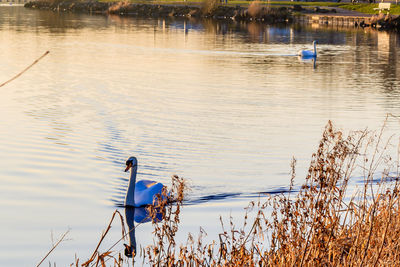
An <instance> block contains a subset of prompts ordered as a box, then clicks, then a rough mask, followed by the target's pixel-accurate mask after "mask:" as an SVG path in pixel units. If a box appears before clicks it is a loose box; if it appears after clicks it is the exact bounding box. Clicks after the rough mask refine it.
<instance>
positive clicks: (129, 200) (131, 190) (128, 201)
mask: <svg viewBox="0 0 400 267" xmlns="http://www.w3.org/2000/svg"><path fill="white" fill-rule="evenodd" d="M136 172H137V166H134V167H132V169H131V177H130V179H129V185H128V190H127V191H126V197H125V206H135V185H136Z"/></svg>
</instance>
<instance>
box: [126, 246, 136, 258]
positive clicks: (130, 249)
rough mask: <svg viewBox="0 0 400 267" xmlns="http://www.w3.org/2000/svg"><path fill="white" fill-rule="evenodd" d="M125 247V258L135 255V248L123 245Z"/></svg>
mask: <svg viewBox="0 0 400 267" xmlns="http://www.w3.org/2000/svg"><path fill="white" fill-rule="evenodd" d="M124 246H125V251H124V254H125V256H127V257H128V258H132V257H133V256H135V255H136V248H135V247H134V246H133V247H132V246H129V245H127V244H124Z"/></svg>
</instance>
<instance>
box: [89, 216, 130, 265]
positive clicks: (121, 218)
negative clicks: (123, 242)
mask: <svg viewBox="0 0 400 267" xmlns="http://www.w3.org/2000/svg"><path fill="white" fill-rule="evenodd" d="M116 214H118V215H119V218H120V220H121V224H122V236H125V232H126V231H125V227H124V217H123V216H122V215H121V213H119V211H118V210H116V211H114V214H113V216H112V217H111V220H110V222H109V224H108V227H107V229H106V231H105V232H104V233H103V235H102V237H101V238H100V241H99V243H98V244H97V247H96V249H95V250H94V252H93V254H92V256H91V257H90V259H89V260H88V261H86V262H85V263H83V264H82V266H88V265H89V264H90V263H91V262H92V261H93V260H94V259H95V258H96V255H98V256H99V257H98V260H101V261H104V257H105V256H108V254H107V255H103V254H100V253H98V249H99V247H100V245H101V243H102V242H103V240H104V238H105V237H106V235H107V233H108V231H109V230H110V229H111V224H112V222H113V221H114V218H115V215H116ZM100 256H101V257H100ZM96 266H97V264H96Z"/></svg>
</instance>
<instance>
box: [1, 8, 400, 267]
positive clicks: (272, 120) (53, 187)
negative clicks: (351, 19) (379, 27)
mask: <svg viewBox="0 0 400 267" xmlns="http://www.w3.org/2000/svg"><path fill="white" fill-rule="evenodd" d="M0 35H1V40H2V42H1V43H0V58H1V61H0V81H5V80H8V79H9V78H10V77H12V76H14V75H15V74H16V73H18V72H20V71H21V70H22V69H23V68H25V67H26V66H27V65H29V64H30V63H32V62H33V60H34V59H36V58H37V57H38V56H40V55H41V54H43V52H44V51H47V50H50V51H51V53H50V55H49V56H48V57H46V58H45V59H43V60H42V61H41V62H40V63H39V64H37V65H35V66H34V67H33V68H32V69H30V70H29V71H28V72H26V73H25V74H24V75H23V76H21V77H20V78H19V79H17V80H15V81H14V82H13V83H10V84H8V85H7V86H5V87H2V88H1V89H2V91H1V92H2V95H1V98H0V102H1V105H0V121H1V124H0V155H1V160H0V179H1V182H2V186H1V187H0V208H1V210H2V215H1V219H2V223H3V227H2V229H0V236H1V240H5V241H3V242H0V251H1V252H0V265H1V266H3V265H4V266H9V265H10V263H12V264H13V265H28V264H31V263H32V262H35V260H37V259H38V258H39V257H40V256H39V255H42V254H45V252H47V251H48V247H49V244H50V243H51V238H50V236H51V234H50V233H51V231H52V230H54V231H55V232H64V231H65V228H66V227H67V226H70V227H71V228H72V231H71V233H72V235H73V236H71V240H72V241H70V242H68V243H66V244H65V245H64V246H63V247H62V248H60V249H59V250H58V251H56V252H55V254H54V255H51V256H52V257H53V258H50V259H49V260H50V261H51V262H54V261H55V262H57V264H58V265H69V264H70V263H71V262H70V260H71V259H73V255H74V253H76V252H77V251H79V252H80V253H81V255H85V254H89V253H90V250H91V249H92V248H93V246H95V245H96V244H93V240H97V237H98V233H99V232H100V231H101V230H102V229H103V228H104V222H106V221H107V219H108V218H109V215H110V213H111V212H110V211H111V210H112V209H114V208H115V205H118V203H121V202H122V203H123V197H124V195H125V192H126V188H127V182H128V174H125V173H123V170H122V167H121V166H123V163H124V161H125V159H126V158H127V157H128V156H129V155H132V154H134V155H137V157H138V159H139V162H140V164H141V165H140V166H139V173H138V179H149V180H157V181H160V182H162V183H164V184H167V185H168V184H169V181H170V179H169V177H170V176H171V175H172V174H178V175H180V176H183V177H186V178H188V180H189V183H190V188H191V191H190V192H189V194H188V196H187V199H186V201H187V202H186V203H187V204H188V205H186V206H185V207H184V212H182V222H183V223H182V225H183V227H182V228H181V229H183V231H194V232H196V231H197V230H198V227H199V225H202V226H203V227H204V228H205V229H206V230H207V231H208V233H209V235H210V236H212V234H213V233H214V232H216V231H218V229H217V228H218V223H217V222H218V218H219V215H220V214H221V215H223V216H226V215H229V213H232V215H233V216H234V215H237V214H241V213H242V211H243V207H245V206H247V202H248V201H249V200H252V199H255V198H258V197H259V196H260V195H263V192H264V193H265V192H266V193H268V194H273V193H274V192H275V191H276V192H278V193H282V192H286V190H287V185H288V184H289V182H290V181H289V180H290V175H288V172H289V171H290V167H289V163H290V160H291V158H292V156H295V157H296V158H297V162H298V166H297V173H298V176H299V179H298V181H297V182H298V184H301V181H302V175H303V174H304V172H305V170H306V169H307V164H308V161H309V159H310V156H311V153H312V152H313V151H314V150H315V148H316V145H317V143H318V139H319V137H320V134H321V132H322V129H323V127H324V125H325V124H326V122H327V120H329V119H331V120H333V121H334V122H335V123H336V124H337V125H338V127H339V128H341V129H344V130H345V131H346V130H350V129H364V128H365V127H368V128H370V129H376V128H378V127H379V126H380V125H381V123H382V121H383V119H384V118H385V115H386V114H387V113H393V114H399V109H400V100H399V99H400V98H399V97H398V96H399V88H400V81H399V78H398V75H397V74H398V69H399V66H398V59H399V57H400V55H399V53H398V50H399V36H398V35H394V34H389V33H383V32H378V31H373V30H369V29H368V30H363V29H343V28H333V27H321V26H318V27H312V26H304V25H293V26H286V25H280V26H270V25H261V24H257V23H249V24H245V23H235V22H231V23H220V22H213V21H209V20H204V21H195V20H186V21H185V20H172V19H166V20H165V19H155V20H147V19H135V18H121V17H118V16H88V15H76V14H69V13H60V14H58V13H52V12H45V11H35V10H26V9H24V8H22V7H0ZM313 40H318V42H319V46H318V51H319V55H318V61H314V62H303V61H299V60H298V58H297V57H296V56H295V55H296V54H297V51H298V50H299V49H300V48H303V47H305V46H309V45H310V44H311V43H312V41H313ZM314 66H315V68H314ZM398 130H399V124H398V122H397V121H396V120H392V119H391V120H390V121H389V122H388V131H389V134H391V133H396V132H398ZM16 211H18V212H16ZM135 213H136V211H135ZM204 214H207V216H204ZM130 216H131V215H130ZM134 217H135V216H134ZM27 221H28V222H29V223H28V224H27V223H26V222H27ZM130 221H131V222H133V220H130ZM148 225H150V224H145V225H144V226H143V231H142V230H141V231H136V233H135V235H136V238H137V243H138V244H148V243H149V242H151V240H149V233H151V229H150V226H148ZM5 229H7V230H5ZM21 250H23V251H24V252H25V253H24V255H23V257H21V255H20V253H19V251H21ZM86 252H87V253H86Z"/></svg>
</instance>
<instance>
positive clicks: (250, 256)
mask: <svg viewBox="0 0 400 267" xmlns="http://www.w3.org/2000/svg"><path fill="white" fill-rule="evenodd" d="M382 136H383V129H382V131H381V132H379V133H376V134H373V133H372V134H371V133H370V132H367V131H359V132H353V133H350V134H349V135H348V136H344V134H343V133H342V132H341V131H338V130H335V129H334V127H333V126H332V123H331V122H329V123H328V124H327V126H326V128H325V131H324V133H323V136H322V139H321V141H320V143H319V146H318V150H317V152H316V153H314V154H313V155H312V160H311V163H310V167H309V169H308V174H307V176H306V179H305V183H304V184H303V186H301V188H300V189H298V190H297V191H292V188H293V183H294V179H295V176H296V172H295V164H296V161H295V159H293V161H292V164H291V167H292V172H291V175H292V177H291V178H292V179H291V185H290V190H291V192H290V193H287V194H281V195H277V196H265V198H264V197H263V199H260V200H259V201H257V202H251V203H250V204H249V207H248V208H247V209H246V213H245V216H244V224H243V226H241V227H240V228H237V227H236V226H235V225H234V223H233V221H232V219H231V220H230V223H229V227H226V226H225V225H224V223H223V221H222V219H221V225H222V232H221V233H220V234H219V236H217V237H216V239H215V241H213V242H211V243H207V242H205V241H204V240H203V236H204V231H203V230H201V231H200V235H199V238H198V240H197V241H195V240H194V238H193V236H192V235H189V237H188V242H187V243H186V245H182V244H181V245H178V244H177V243H176V242H175V236H176V233H177V231H178V229H179V222H180V220H179V215H180V209H181V205H182V201H183V196H184V188H185V182H184V180H182V179H181V178H179V177H177V176H174V177H173V184H174V186H173V188H172V191H171V194H170V196H174V197H175V202H174V203H173V204H171V203H170V202H168V201H164V202H158V204H157V205H156V206H154V207H149V212H150V214H152V216H153V219H154V218H156V214H157V212H160V210H161V211H162V214H163V220H162V221H161V222H160V221H157V220H155V219H154V220H153V225H154V243H153V245H151V246H148V247H146V248H143V249H142V251H141V255H142V258H143V261H144V262H145V263H146V264H149V265H150V266H256V265H257V266H343V265H345V266H349V265H351V266H388V265H391V266H392V265H400V253H399V248H400V214H399V207H400V197H399V190H398V189H399V184H398V178H399V176H398V166H399V164H398V156H397V159H396V160H393V159H392V157H390V156H389V155H388V154H387V151H388V146H389V142H386V143H384V142H383V138H382ZM397 153H399V152H397ZM382 167H385V169H383V171H382V173H381V174H380V181H378V182H377V181H376V176H377V172H378V170H380V169H381V168H382ZM359 169H360V170H362V173H363V175H362V176H363V178H364V181H363V185H362V186H361V187H360V188H359V189H358V190H357V191H356V192H355V193H354V194H352V195H350V193H349V192H348V184H349V180H350V178H351V177H353V173H354V171H355V170H359ZM170 200H171V199H170ZM249 218H252V219H249ZM106 253H108V251H107V252H106ZM100 255H103V256H102V257H100ZM107 256H109V254H99V253H98V254H97V257H98V259H97V261H96V266H98V265H99V264H104V261H103V262H102V258H104V257H107ZM119 258H121V256H120V257H119ZM91 260H92V262H94V260H95V258H93V257H92V258H91ZM122 264H123V261H122V260H121V261H117V260H115V261H114V266H122ZM103 266H104V265H103Z"/></svg>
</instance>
